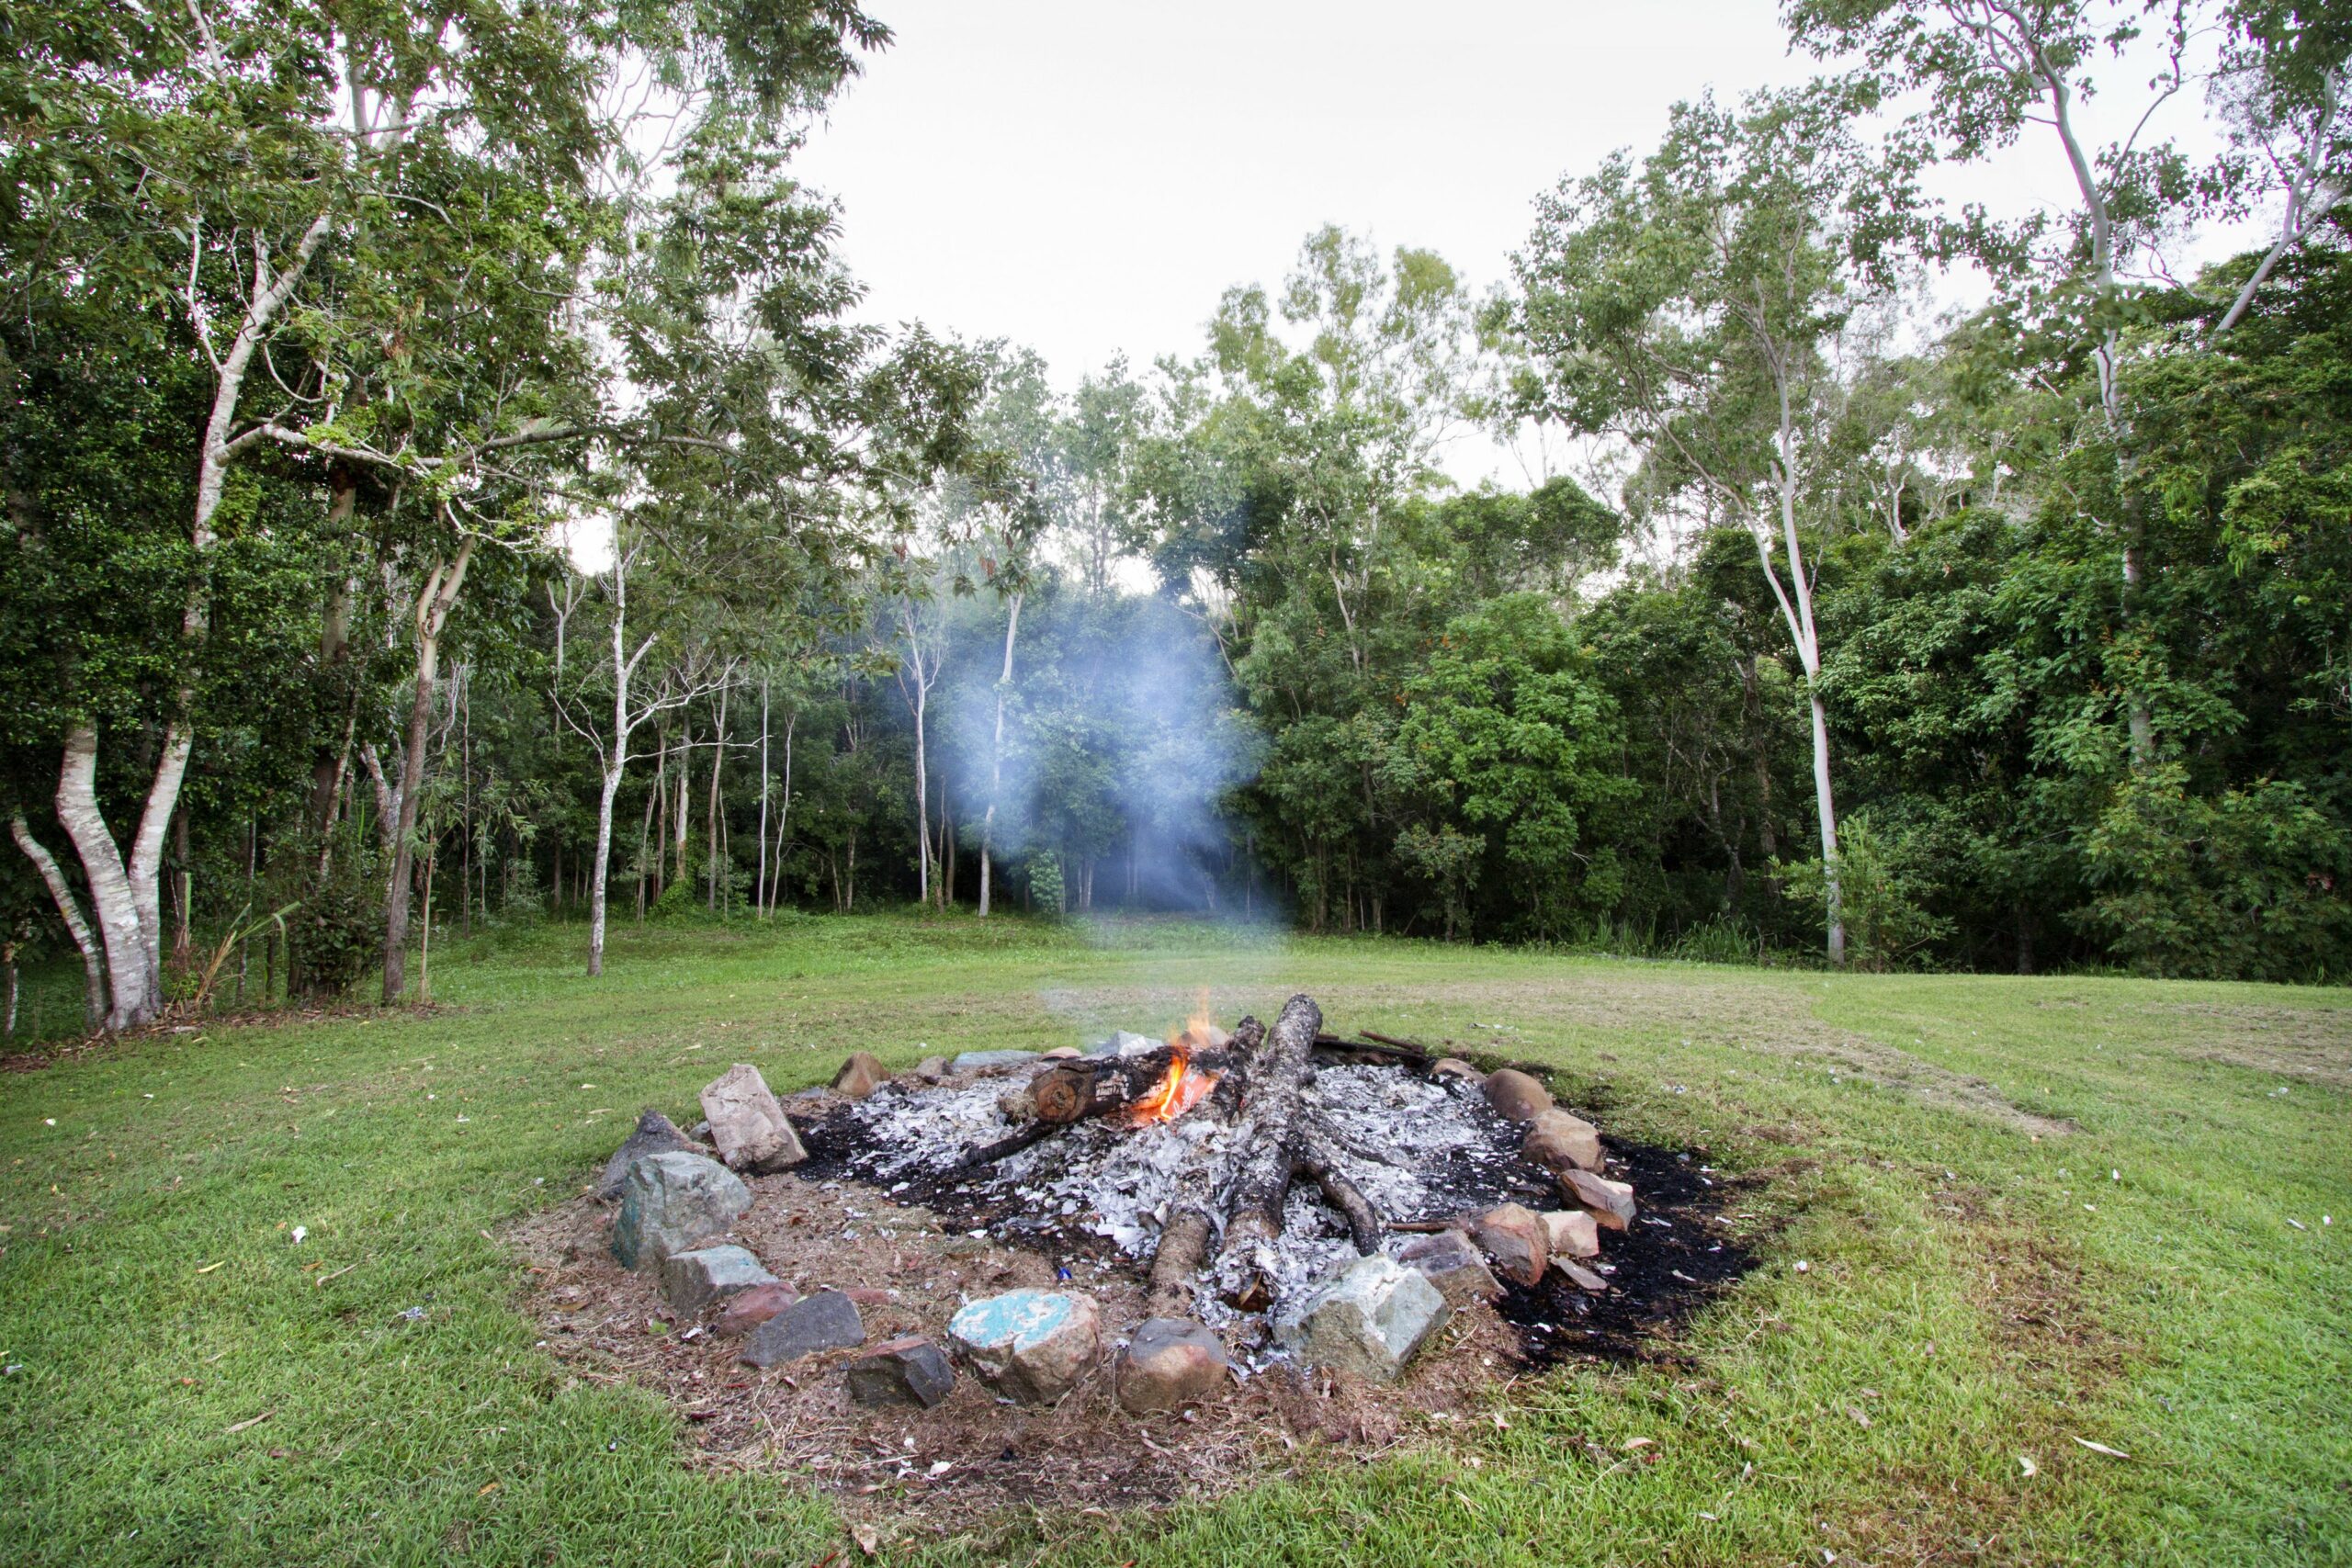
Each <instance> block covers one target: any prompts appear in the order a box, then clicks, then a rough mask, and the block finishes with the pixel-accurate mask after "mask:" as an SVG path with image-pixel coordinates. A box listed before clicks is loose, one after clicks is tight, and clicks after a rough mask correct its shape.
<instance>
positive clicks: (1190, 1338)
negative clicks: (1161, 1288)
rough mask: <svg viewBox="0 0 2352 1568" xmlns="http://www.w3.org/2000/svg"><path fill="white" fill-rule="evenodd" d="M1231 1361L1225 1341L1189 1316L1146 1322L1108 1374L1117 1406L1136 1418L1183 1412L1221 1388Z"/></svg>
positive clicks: (1228, 1374) (1223, 1385) (1230, 1370)
mask: <svg viewBox="0 0 2352 1568" xmlns="http://www.w3.org/2000/svg"><path fill="white" fill-rule="evenodd" d="M1232 1371H1233V1363H1232V1361H1231V1360H1230V1359H1228V1358H1227V1355H1226V1353H1225V1341H1223V1340H1222V1339H1219V1338H1218V1337H1216V1334H1215V1333H1214V1332H1213V1331H1212V1330H1211V1329H1210V1328H1209V1326H1208V1325H1206V1324H1204V1323H1194V1322H1193V1321H1192V1320H1191V1319H1190V1318H1182V1317H1154V1318H1147V1319H1145V1320H1144V1324H1143V1326H1142V1327H1140V1328H1138V1329H1136V1332H1135V1337H1133V1338H1131V1339H1129V1340H1128V1341H1127V1343H1126V1345H1125V1347H1124V1348H1122V1349H1121V1350H1120V1351H1119V1355H1118V1359H1117V1360H1116V1361H1114V1363H1113V1370H1112V1375H1113V1379H1114V1382H1115V1383H1116V1385H1117V1388H1118V1394H1119V1404H1120V1405H1121V1406H1122V1407H1123V1408H1125V1410H1127V1411H1128V1412H1130V1413H1131V1414H1133V1415H1136V1416H1146V1415H1149V1414H1150V1413H1152V1412H1153V1411H1157V1410H1181V1409H1182V1408H1183V1407H1184V1406H1185V1405H1187V1404H1201V1403H1202V1402H1203V1401H1204V1400H1208V1399H1213V1398H1215V1397H1216V1395H1217V1394H1218V1393H1222V1392H1224V1389H1225V1385H1226V1380H1227V1377H1229V1376H1230V1375H1231V1373H1232Z"/></svg>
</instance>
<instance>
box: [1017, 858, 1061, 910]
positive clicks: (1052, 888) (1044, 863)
mask: <svg viewBox="0 0 2352 1568" xmlns="http://www.w3.org/2000/svg"><path fill="white" fill-rule="evenodd" d="M1027 869H1028V873H1029V897H1030V899H1031V901H1032V903H1033V904H1034V905H1035V909H1036V912H1037V913H1038V914H1040V915H1043V916H1045V917H1046V919H1060V918H1061V916H1062V914H1063V912H1064V909H1063V906H1064V903H1065V901H1066V899H1067V897H1068V895H1067V893H1066V892H1065V890H1064V888H1063V886H1062V863H1061V861H1060V860H1059V859H1058V858H1057V857H1056V856H1054V855H1049V854H1047V855H1032V856H1030V857H1029V860H1028V863H1027Z"/></svg>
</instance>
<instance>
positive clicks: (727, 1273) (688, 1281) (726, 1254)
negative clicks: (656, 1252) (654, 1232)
mask: <svg viewBox="0 0 2352 1568" xmlns="http://www.w3.org/2000/svg"><path fill="white" fill-rule="evenodd" d="M775 1282H776V1278H775V1275H773V1274H771V1273H769V1272H768V1271H767V1270H766V1269H764V1268H763V1267H761V1264H760V1260H759V1259H758V1258H754V1257H752V1255H751V1254H750V1253H749V1252H747V1251H745V1250H744V1249H743V1248H741V1247H696V1248H695V1249H694V1250H693V1251H692V1252H673V1253H672V1254H671V1255H670V1256H669V1257H668V1258H663V1259H662V1297H663V1298H664V1299H665V1300H667V1301H668V1302H669V1303H670V1304H671V1305H672V1306H673V1307H676V1308H677V1309H678V1310H679V1311H680V1312H682V1313H684V1314H687V1315H688V1316H690V1317H691V1316H699V1315H700V1314H702V1313H703V1312H704V1311H705V1310H706V1309H707V1308H708V1307H709V1306H710V1305H711V1304H712V1303H715V1302H721V1301H725V1300H726V1299H727V1298H728V1297H729V1296H732V1295H734V1294H735V1293H736V1292H739V1291H748V1290H750V1289H751V1288H752V1286H754V1285H773V1284H775Z"/></svg>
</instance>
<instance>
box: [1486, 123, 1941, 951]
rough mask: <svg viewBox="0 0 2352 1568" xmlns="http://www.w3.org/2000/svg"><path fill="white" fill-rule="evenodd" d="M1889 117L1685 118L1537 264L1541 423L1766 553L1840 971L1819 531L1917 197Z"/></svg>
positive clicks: (1572, 218)
mask: <svg viewBox="0 0 2352 1568" xmlns="http://www.w3.org/2000/svg"><path fill="white" fill-rule="evenodd" d="M1875 101H1876V100H1875V95H1874V94H1873V93H1872V92H1871V90H1870V89H1869V88H1868V87H1867V86H1865V85H1858V84H1853V83H1825V84H1817V85H1815V86H1812V87H1810V88H1806V89H1804V90H1800V91H1796V92H1792V93H1784V94H1759V95H1756V96H1751V97H1750V98H1748V99H1747V100H1746V102H1745V103H1744V104H1743V105H1742V107H1740V109H1738V110H1737V111H1736V112H1735V111H1728V110H1724V109H1722V108H1719V107H1716V106H1715V105H1714V104H1713V102H1712V101H1702V102H1700V103H1697V104H1682V105H1678V106H1677V107H1676V108H1675V110H1674V113H1673V116H1672V118H1671V122H1670V124H1669V128H1668V132H1667V136H1666V139H1665V141H1663V142H1662V143H1661V145H1660V146H1659V148H1658V150H1657V152H1655V153H1653V154H1651V155H1650V156H1649V157H1648V158H1646V159H1645V160H1644V161H1643V163H1642V164H1640V166H1639V167H1638V169H1637V168H1636V167H1635V166H1634V164H1633V162H1632V161H1631V160H1630V159H1629V158H1627V157H1625V156H1624V155H1623V154H1619V155H1617V156H1615V157H1612V158H1611V159H1610V160H1609V161H1608V162H1607V163H1606V164H1604V165H1603V166H1602V168H1601V169H1600V172H1599V173H1598V174H1595V175H1589V176H1587V177H1585V178H1582V179H1576V180H1568V181H1564V182H1563V183H1562V185H1561V186H1560V188H1559V189H1558V190H1557V191H1556V192H1555V193H1554V194H1553V195H1551V196H1549V197H1545V198H1544V200H1543V201H1542V202H1541V203H1540V204H1539V209H1538V210H1539V219H1538V222H1537V226H1536V229H1535V231H1534V234H1533V236H1532V239H1531V240H1530V242H1529V248H1528V250H1527V251H1526V252H1525V253H1523V254H1521V256H1520V257H1519V258H1518V261H1517V264H1516V265H1517V267H1518V270H1519V275H1520V279H1521V286H1522V288H1523V290H1524V299H1523V300H1522V303H1521V332H1522V333H1524V335H1525V337H1526V340H1527V342H1528V344H1529V346H1530V349H1531V352H1532V355H1533V362H1534V364H1535V366H1536V367H1538V374H1539V375H1540V378H1541V379H1540V380H1539V381H1537V382H1535V383H1534V384H1533V385H1531V386H1529V387H1527V388H1526V389H1524V391H1525V395H1526V396H1527V397H1528V399H1529V400H1530V403H1531V406H1532V408H1533V410H1534V411H1535V412H1537V413H1538V414H1539V415H1540V417H1544V418H1548V419H1553V420H1557V421H1559V422H1561V423H1566V425H1568V426H1569V427H1570V428H1572V429H1576V430H1579V431H1585V432H1590V433H1597V434H1613V435H1617V436H1620V437H1622V438H1623V439H1626V440H1629V441H1631V442H1633V443H1634V444H1635V445H1636V446H1639V448H1640V449H1641V451H1642V452H1643V455H1644V463H1645V472H1644V475H1643V476H1642V479H1641V483H1642V485H1643V486H1644V487H1645V489H1646V490H1647V491H1650V492H1652V493H1654V494H1656V495H1657V496H1659V497H1662V498H1679V497H1682V496H1685V495H1695V497H1696V498H1697V500H1698V502H1699V504H1700V505H1701V507H1702V509H1703V510H1705V511H1707V512H1709V513H1713V514H1714V515H1719V516H1722V517H1724V518H1727V519H1731V520H1736V521H1737V522H1738V523H1740V524H1741V525H1744V526H1745V527H1747V530H1748V532H1749V533H1750V535H1751V536H1753V538H1754V539H1755V543H1756V553H1757V559H1758V564H1759V565H1760V566H1761V567H1762V568H1763V570H1764V575H1765V578H1766V581H1768V582H1769V583H1770V587H1771V590H1772V595H1773V599H1774V602H1775V604H1777V605H1778V607H1779V609H1780V612H1781V621H1782V624H1783V626H1785V627H1786V629H1787V632H1788V635H1789V641H1790V644H1791V646H1792V649H1793V650H1794V652H1795V653H1796V656H1797V660H1798V663H1799V665H1800V666H1801V667H1802V669H1803V670H1804V678H1805V684H1806V687H1807V690H1808V694H1809V695H1810V698H1811V705H1812V710H1813V773H1814V798H1815V810H1816V813H1817V815H1818V818H1819V824H1820V830H1821V852H1822V861H1823V864H1824V866H1825V887H1826V905H1827V910H1826V916H1827V937H1828V948H1829V953H1830V958H1831V961H1832V962H1833V963H1834V962H1837V961H1838V959H1839V958H1840V957H1841V956H1842V954H1843V951H1844V946H1845V933H1844V930H1843V927H1842V924H1841V921H1840V919H1839V912H1838V880H1837V859H1838V818H1837V806H1836V799H1835V795H1834V793H1833V790H1832V787H1831V778H1830V755H1829V722H1828V713H1827V708H1826V703H1825V698H1824V694H1823V691H1822V685H1821V668H1822V641H1821V629H1820V626H1819V625H1818V623H1817V621H1816V619H1815V609H1814V591H1815V581H1816V577H1817V572H1818V568H1817V567H1815V568H1808V566H1807V565H1806V559H1805V547H1804V538H1803V533H1802V530H1801V528H1800V515H1801V513H1803V512H1804V510H1805V509H1806V508H1807V507H1808V506H1809V505H1810V504H1812V503H1813V502H1814V498H1813V497H1812V496H1811V495H1810V494H1809V492H1808V488H1807V487H1808V479H1809V474H1810V472H1811V470H1812V469H1813V468H1815V465H1816V463H1817V461H1819V453H1820V449H1821V447H1822V446H1823V444H1824V440H1825V437H1826V434H1827V431H1826V425H1827V423H1828V418H1827V410H1828V407H1829V405H1830V404H1831V402H1832V400H1833V393H1834V391H1835V389H1836V380H1835V376H1834V372H1833V368H1832V366H1831V364H1830V361H1829V359H1828V356H1827V355H1826V344H1828V343H1829V342H1830V340H1831V339H1832V338H1833V337H1834V336H1835V335H1836V334H1837V333H1838V332H1839V330H1840V329H1841V328H1842V327H1843V326H1844V325H1845V323H1846V321H1847V320H1848V319H1849V315H1850V313H1851V311H1852V310H1853V308H1854V300H1855V297H1856V295H1857V293H1858V292H1861V291H1869V290H1872V289H1883V288H1885V287H1886V286H1887V284H1888V281H1889V280H1888V278H1887V275H1886V273H1885V272H1884V270H1883V267H1882V265H1881V256H1880V250H1879V247H1880V246H1882V245H1883V242H1884V240H1885V238H1886V235H1887V231H1888V226H1889V220H1890V219H1891V218H1893V217H1895V216H1899V214H1900V211H1901V209H1902V206H1903V204H1904V203H1905V201H1906V200H1907V198H1908V175H1909V169H1908V166H1907V164H1905V162H1904V161H1902V160H1900V159H1897V160H1894V161H1892V162H1890V161H1888V160H1885V159H1882V158H1879V157H1876V156H1873V155H1872V154H1871V152H1869V151H1868V150H1867V149H1866V148H1865V147H1864V146H1863V144H1862V143H1861V141H1860V138H1859V136H1858V135H1857V134H1856V132H1855V130H1854V129H1853V122H1854V120H1855V119H1856V118H1857V117H1859V116H1860V115H1862V114H1865V113H1867V112H1868V111H1869V110H1870V109H1871V107H1872V106H1873V105H1874V103H1875Z"/></svg>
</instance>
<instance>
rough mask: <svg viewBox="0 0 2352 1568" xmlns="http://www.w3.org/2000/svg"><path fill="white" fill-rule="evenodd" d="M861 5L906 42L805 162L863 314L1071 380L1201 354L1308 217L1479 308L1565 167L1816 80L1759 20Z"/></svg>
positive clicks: (1490, 10)
mask: <svg viewBox="0 0 2352 1568" xmlns="http://www.w3.org/2000/svg"><path fill="white" fill-rule="evenodd" d="M873 8H874V9H875V11H876V13H877V14H878V15H880V16H881V17H882V18H883V19H884V20H885V21H886V22H888V24H889V26H890V27H891V28H892V29H893V30H894V31H895V32H896V34H897V41H896V42H895V43H894V44H893V45H892V46H891V48H890V49H889V50H888V51H887V52H885V53H884V54H882V55H881V56H880V57H878V58H876V59H873V60H871V61H870V62H869V63H868V65H867V69H866V73H865V76H864V77H863V78H862V79H860V80H859V81H857V82H854V83H853V84H852V85H850V87H849V88H848V89H847V91H846V92H844V93H843V94H842V96H841V98H840V100H839V101H838V102H837V104H836V105H835V107H833V110H832V112H831V118H830V120H829V122H828V123H827V124H826V125H825V126H823V127H821V128H820V130H818V131H817V132H816V134H815V136H814V137H813V139H812V141H811V144H810V146H809V149H808V150H807V152H805V153H804V154H803V155H802V157H801V159H800V165H801V169H802V172H803V173H804V175H806V177H807V178H808V179H809V182H810V183H811V184H813V185H815V186H818V187H820V188H821V189H823V190H825V191H826V192H828V193H829V194H831V195H832V196H833V197H836V198H837V199H839V200H840V201H841V203H842V207H843V209H844V212H843V217H844V230H845V232H844V241H843V247H842V248H843V253H844V255H845V258H846V259H847V261H848V263H849V265H851V267H852V268H853V270H854V272H855V273H856V275H857V276H859V278H861V279H862V280H863V281H864V282H865V284H866V285H867V287H868V288H869V289H870V294H869V297H868V302H867V311H868V313H869V314H870V315H871V316H873V317H874V318H876V319H877V320H880V321H909V320H915V319H921V320H922V321H926V322H928V323H929V324H931V325H932V326H933V327H934V328H938V329H946V330H952V331H954V332H956V333H961V334H964V335H966V336H968V337H990V336H1002V337H1008V338H1011V339H1012V340H1013V341H1015V342H1016V343H1023V344H1028V345H1030V346H1032V347H1034V348H1035V349H1037V350H1038V352H1040V353H1041V354H1043V355H1045V356H1046V360H1047V362H1048V363H1049V364H1050V365H1051V366H1052V367H1053V369H1054V372H1055V379H1056V380H1057V382H1059V383H1061V384H1063V385H1069V384H1070V383H1072V382H1074V381H1075V380H1076V379H1077V378H1078V376H1079V375H1080V373H1082V372H1084V371H1087V370H1091V369H1095V368H1099V367H1101V366H1103V364H1104V363H1105V362H1106V361H1108V360H1109V359H1110V357H1111V356H1112V355H1114V354H1116V353H1120V352H1125V354H1126V355H1128V356H1129V358H1130V359H1131V360H1133V361H1135V362H1136V364H1137V365H1138V366H1139V367H1140V366H1141V365H1143V364H1146V363H1148V361H1149V360H1150V359H1151V358H1153V357H1154V356H1156V355H1161V354H1167V353H1182V354H1184V355H1192V354H1193V353H1195V352H1197V351H1198V350H1199V348H1200V346H1201V343H1202V324H1203V323H1204V321H1206V320H1207V319H1208V317H1209V315H1210V313H1211V311H1212V310H1215V308H1216V299H1217V296H1218V294H1219V293H1220V292H1221V291H1222V290H1223V289H1224V288H1226V287H1227V286H1228V285H1231V284H1234V283H1244V282H1266V283H1270V284H1271V283H1274V282H1277V281H1279V279H1280V278H1281V276H1282V275H1283V271H1284V270H1285V268H1287V266H1288V265H1289V264H1290V262H1291V259H1292V258H1293V256H1294V255H1295V254H1296V253H1297V250H1298V245H1299V242H1300V240H1301V239H1302V238H1304V237H1305V235H1306V233H1307V231H1309V230H1311V229H1313V228H1315V227H1317V225H1320V224H1322V223H1325V222H1337V223H1341V224H1344V225H1346V226H1347V227H1349V228H1351V229H1353V230H1356V231H1359V232H1363V233H1367V234H1369V235H1370V236H1371V237H1372V238H1373V239H1374V241H1375V242H1377V243H1379V244H1380V245H1381V246H1382V248H1383V249H1386V248H1388V247H1392V246H1395V245H1399V244H1409V245H1419V246H1426V247H1428V248H1430V249H1433V250H1436V251H1438V252H1439V253H1440V254H1442V255H1444V256H1445V257H1446V258H1447V259H1448V260H1449V261H1452V262H1453V264H1454V265H1455V266H1456V267H1458V268H1460V269H1461V270H1462V271H1463V272H1464V274H1465V275H1467V276H1468V277H1469V278H1470V280H1471V282H1472V283H1473V284H1474V285H1476V286H1477V287H1480V288H1483V287H1484V286H1486V285H1487V284H1489V283H1492V282H1495V281H1497V280H1498V279H1500V278H1501V277H1502V276H1504V274H1505V270H1506V266H1507V258H1508V256H1509V254H1510V251H1511V249H1512V248H1513V247H1514V246H1516V245H1518V244H1519V243H1521V241H1522V240H1524V238H1525V237H1526V233H1527V229H1528V224H1529V220H1530V218H1531V215H1532V201H1533V198H1534V197H1535V194H1536V193H1537V192H1538V191H1539V190H1542V189H1544V188H1546V187H1548V186H1551V185H1552V184H1553V183H1554V182H1555V181H1556V180H1557V179H1558V177H1559V176H1560V175H1561V173H1562V172H1563V171H1566V170H1575V171H1577V172H1582V171H1584V170H1586V169H1589V168H1590V167H1591V166H1592V164H1594V162H1595V161H1596V160H1598V159H1599V158H1600V156H1601V155H1602V154H1604V153H1606V152H1609V151H1610V150H1611V149H1612V148H1615V147H1620V146H1624V145H1628V144H1632V145H1634V146H1645V145H1647V144H1650V143H1652V142H1654V141H1656V140H1657V136H1658V134H1659V132H1660V131H1661V130H1663V129H1664V128H1665V124H1666V114H1667V108H1668V106H1669V105H1670V104H1672V103H1673V102H1674V101H1675V99H1677V98H1678V97H1686V96H1691V95H1693V94H1696V93H1698V92H1699V91H1701V90H1702V89H1703V88H1705V87H1706V86H1708V85H1710V84H1713V85H1717V86H1718V87H1720V88H1722V89H1724V90H1725V91H1726V92H1733V91H1736V90H1738V89H1741V88H1745V87H1749V86H1756V85H1766V84H1770V83H1774V82H1783V81H1790V80H1798V79H1802V78H1803V77H1804V76H1805V75H1807V74H1809V73H1810V69H1811V62H1806V61H1801V60H1800V61H1792V60H1791V59H1789V58H1787V54H1786V49H1785V45H1784V43H1783V39H1782V35H1781V29H1780V27H1779V25H1778V23H1777V22H1776V20H1775V18H1774V11H1773V7H1772V6H1771V5H1770V3H1769V0H1617V3H1614V4H1604V3H1596V0H1550V3H1548V4H1539V3H1532V0H1469V3H1462V4H1456V5H1454V6H1426V5H1423V6H1397V5H1388V4H1379V3H1374V0H1353V3H1350V4H1339V3H1335V0H1253V3H1250V4H1239V3H1236V0H1183V3H1182V4H1175V5H1123V4H1103V3H1101V0H1095V3H1092V4H1076V3H1071V0H993V3H990V4H985V5H981V4H974V3H972V0H963V3H961V4H956V3H953V0H874V6H873Z"/></svg>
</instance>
